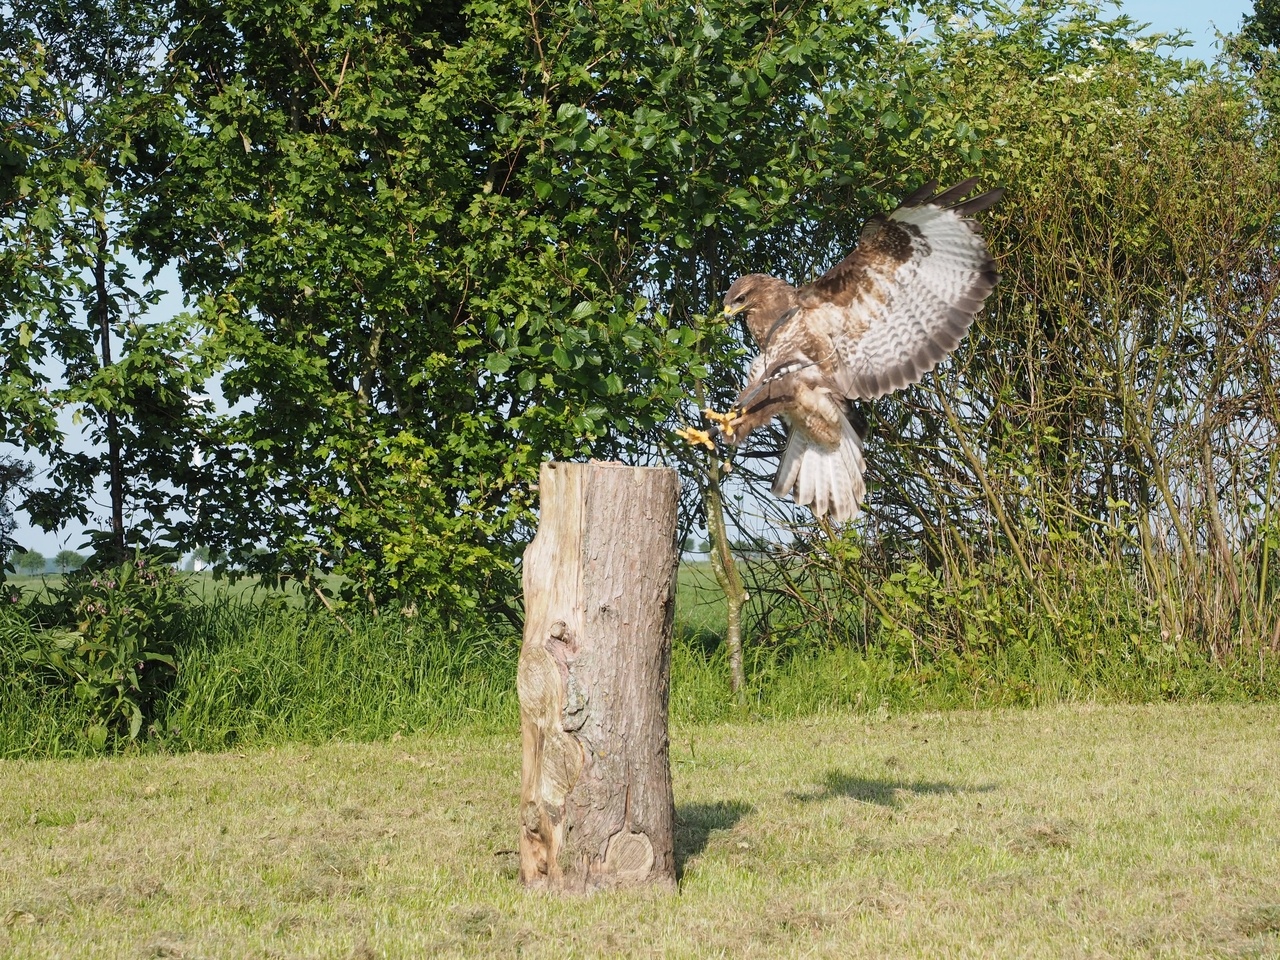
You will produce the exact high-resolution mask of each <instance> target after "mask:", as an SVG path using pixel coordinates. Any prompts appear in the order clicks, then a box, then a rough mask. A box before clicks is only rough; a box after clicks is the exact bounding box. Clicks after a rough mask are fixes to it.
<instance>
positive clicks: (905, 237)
mask: <svg viewBox="0 0 1280 960" xmlns="http://www.w3.org/2000/svg"><path fill="white" fill-rule="evenodd" d="M976 185H977V179H976V178H974V179H969V180H965V181H964V182H963V183H959V184H956V185H955V186H954V187H951V188H950V189H948V190H943V191H942V192H941V193H935V192H934V191H935V190H937V186H938V185H937V181H931V182H929V183H927V184H925V185H924V186H923V187H921V188H920V189H919V190H917V191H916V192H915V193H913V194H912V195H911V196H909V197H907V199H906V200H904V201H903V202H902V204H901V206H899V207H898V209H896V210H894V211H893V212H892V213H890V214H888V215H887V216H886V215H884V214H878V215H876V216H874V217H872V218H871V219H870V220H869V221H867V223H866V225H865V226H864V227H863V228H862V235H861V237H860V239H859V241H858V245H857V247H855V248H854V250H853V252H852V253H850V254H849V255H848V256H847V257H845V258H844V259H843V260H841V261H840V262H839V263H838V264H836V265H835V266H834V267H833V268H832V269H830V270H829V271H827V272H826V273H825V274H823V275H822V276H821V277H819V278H818V279H817V280H815V281H813V283H810V284H808V285H807V286H803V287H800V288H799V289H797V288H795V287H793V286H791V285H790V284H788V283H786V282H784V281H782V280H779V279H778V278H777V277H770V276H766V275H764V274H758V273H755V274H749V275H747V276H745V277H739V278H738V279H737V280H736V281H735V282H734V284H733V286H731V287H730V288H729V292H728V293H727V294H726V295H725V301H724V309H725V313H726V314H727V315H729V316H733V315H735V314H739V313H740V314H742V315H743V317H744V318H745V320H746V323H747V328H748V329H749V330H750V331H751V336H752V337H753V338H754V339H755V341H756V344H757V346H758V347H759V348H760V355H759V356H758V357H756V359H755V362H754V363H752V365H751V371H750V373H749V374H748V376H747V384H746V386H745V387H744V388H743V390H742V392H741V393H740V394H738V399H737V400H736V401H735V402H734V404H733V407H732V408H731V409H730V410H729V412H728V413H727V414H718V413H715V412H713V411H708V412H707V416H708V418H709V419H711V420H713V421H715V422H716V423H717V424H718V426H716V427H714V428H712V430H711V431H708V432H704V431H686V432H685V433H684V435H685V436H687V437H689V438H690V439H694V440H699V441H702V442H708V441H709V440H710V435H712V434H720V435H722V436H724V438H725V439H726V440H728V441H729V442H730V443H732V444H734V445H737V444H739V443H741V442H742V441H743V440H744V439H745V438H746V436H747V435H748V434H749V433H751V431H752V430H754V429H756V428H757V427H760V426H763V425H764V424H766V423H768V422H769V421H770V420H771V419H773V418H774V417H781V418H782V419H783V420H784V421H785V422H786V424H787V425H788V426H789V428H790V437H789V438H788V441H787V446H786V450H785V451H784V452H783V454H782V459H781V461H780V463H779V465H778V473H777V475H776V476H775V477H774V481H773V492H774V493H775V494H777V495H778V496H787V495H791V496H793V497H794V498H795V501H796V502H797V503H799V504H801V505H802V506H808V507H810V508H812V510H813V513H814V515H815V516H816V517H818V518H819V519H821V518H822V517H824V516H830V517H832V518H833V519H834V520H836V521H844V520H848V519H850V518H852V517H855V516H857V514H858V510H859V506H860V505H861V503H862V498H863V496H864V494H865V493H866V486H865V484H864V483H863V479H862V475H863V472H864V470H865V463H864V461H863V459H862V438H861V437H860V436H859V435H858V433H857V431H856V430H854V428H853V426H852V425H851V424H850V422H849V401H851V400H873V399H875V398H877V397H881V396H884V395H885V394H887V393H890V392H891V391H894V390H900V389H902V388H903V387H905V386H908V385H910V384H913V383H916V382H918V381H919V380H920V378H921V377H923V376H924V375H925V374H926V373H928V372H929V371H930V370H932V369H933V368H934V367H936V366H937V365H938V363H939V362H940V361H941V360H942V359H943V358H944V357H946V356H947V355H948V354H949V353H951V351H953V350H954V349H955V348H956V346H957V345H959V343H960V340H961V338H962V337H964V335H965V333H966V332H967V331H968V329H969V325H970V324H971V323H972V322H973V317H974V315H975V314H976V313H977V312H978V311H979V310H980V309H981V308H982V303H983V301H984V300H985V299H986V298H987V295H988V294H990V293H991V291H992V289H993V288H994V287H995V284H996V279H997V276H996V269H995V263H994V261H993V260H992V258H991V255H990V254H989V253H988V252H987V248H986V245H985V244H984V243H983V241H982V237H981V235H980V234H979V233H978V225H977V223H976V222H975V221H974V220H972V219H970V216H971V215H972V214H975V213H977V212H979V211H981V210H985V209H987V208H988V207H990V206H992V205H993V204H995V203H996V202H997V201H998V200H999V199H1000V198H1001V196H1003V194H1004V190H1003V189H998V190H990V191H987V192H985V193H981V194H979V195H977V196H975V197H972V198H971V199H968V200H966V199H964V198H965V197H966V196H967V195H968V194H969V193H970V192H971V191H972V190H973V189H974V187H975V186H976Z"/></svg>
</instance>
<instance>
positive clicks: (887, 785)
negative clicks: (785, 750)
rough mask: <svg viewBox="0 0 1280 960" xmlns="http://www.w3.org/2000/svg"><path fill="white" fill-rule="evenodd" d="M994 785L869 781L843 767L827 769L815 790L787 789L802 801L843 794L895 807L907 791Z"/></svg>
mask: <svg viewBox="0 0 1280 960" xmlns="http://www.w3.org/2000/svg"><path fill="white" fill-rule="evenodd" d="M995 789H996V787H995V785H994V784H984V785H982V786H978V787H957V786H956V785H955V784H952V783H939V782H932V781H927V780H916V781H914V782H907V781H904V780H870V779H867V778H866V777H857V776H854V775H853V774H851V773H849V772H847V771H845V770H840V769H834V770H828V771H827V772H826V774H824V775H823V778H822V786H821V787H820V788H818V789H816V790H809V791H803V792H802V791H799V790H788V791H787V796H788V797H789V798H790V799H792V800H798V801H800V802H801V803H820V802H822V801H824V800H834V799H836V798H837V797H844V798H847V799H849V800H857V801H858V802H860V803H874V804H876V805H877V806H881V807H889V808H896V807H897V806H898V804H899V803H900V802H901V795H902V794H904V793H914V794H939V793H990V792H991V791H992V790H995Z"/></svg>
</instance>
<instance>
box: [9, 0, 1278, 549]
mask: <svg viewBox="0 0 1280 960" xmlns="http://www.w3.org/2000/svg"><path fill="white" fill-rule="evenodd" d="M1111 10H1115V11H1116V12H1123V13H1125V14H1127V15H1129V16H1130V17H1133V19H1135V20H1137V21H1139V22H1142V23H1149V24H1150V29H1151V30H1153V31H1158V32H1161V33H1172V32H1175V31H1177V30H1186V31H1187V37H1186V39H1187V40H1189V41H1191V43H1192V46H1190V47H1188V48H1185V49H1184V50H1182V51H1181V52H1182V55H1183V56H1185V57H1194V58H1197V59H1200V60H1205V61H1211V60H1212V59H1213V58H1214V56H1215V54H1216V52H1217V51H1216V45H1215V43H1216V41H1215V27H1216V28H1217V30H1220V31H1222V32H1224V33H1230V32H1232V31H1234V30H1236V29H1238V28H1239V26H1240V21H1241V20H1242V19H1243V18H1244V16H1245V15H1246V14H1248V13H1251V12H1252V11H1253V0H1218V2H1216V3H1204V2H1196V0H1130V2H1126V3H1123V4H1116V5H1113V6H1112V8H1111ZM1108 12H1111V11H1110V10H1108V9H1107V8H1105V7H1104V13H1108ZM171 277H172V272H171V271H170V272H168V273H167V274H165V275H162V278H161V282H162V284H163V283H164V281H166V280H168V279H170V278H171ZM166 306H169V307H170V309H171V310H172V312H177V311H178V310H180V309H182V306H181V298H180V297H178V296H175V295H172V294H171V296H170V297H168V298H166V302H165V303H164V304H162V305H161V307H160V308H159V310H157V312H156V313H155V314H153V315H154V316H160V311H162V310H163V309H164V308H165V307H166ZM10 452H12V451H10ZM100 512H101V513H102V515H103V516H104V517H105V516H106V513H107V511H106V509H105V508H104V509H101V510H100ZM22 519H23V518H22V517H21V516H19V517H18V520H19V522H20V524H21V525H20V526H19V527H18V529H17V531H16V532H15V537H16V539H17V540H18V542H19V543H21V544H23V545H24V546H26V547H28V548H31V549H35V550H39V551H40V552H41V553H43V554H44V555H45V556H47V557H52V556H53V555H54V554H55V553H57V552H58V551H59V550H61V549H64V548H67V547H69V548H71V549H77V548H79V546H80V544H81V543H82V542H83V541H84V539H85V538H84V535H83V533H82V531H81V530H80V529H79V527H78V526H76V527H75V528H74V529H69V530H63V531H60V532H58V533H53V534H46V533H43V532H41V531H39V530H34V529H32V528H31V527H30V526H28V525H26V524H25V523H21V521H22ZM104 523H105V521H104Z"/></svg>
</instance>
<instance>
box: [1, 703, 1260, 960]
mask: <svg viewBox="0 0 1280 960" xmlns="http://www.w3.org/2000/svg"><path fill="white" fill-rule="evenodd" d="M672 739H673V743H672V759H673V766H674V773H675V781H676V802H677V807H678V826H677V846H678V860H679V864H680V871H681V881H680V890H681V892H680V895H679V896H678V897H663V896H653V895H648V894H643V893H628V894H620V895H607V896H605V895H601V896H596V897H594V898H591V899H587V900H580V901H564V900H559V899H555V898H549V897H545V896H535V895H529V894H526V893H525V892H524V891H522V890H521V889H520V888H519V886H518V883H517V881H516V877H515V872H516V858H515V855H514V850H513V848H514V845H515V829H514V825H515V810H516V800H517V795H518V791H519V769H518V764H519V745H518V742H517V738H516V737H515V736H514V732H513V735H512V736H511V737H455V738H446V739H427V738H423V737H409V738H405V739H403V740H396V741H391V742H385V743H379V744H361V745H353V744H332V745H328V746H323V747H303V746H297V747H286V748H280V749H274V750H267V751H260V752H253V753H247V754H218V755H185V756H176V757H143V758H129V759H118V760H94V761H59V762H6V763H3V764H0V774H2V776H0V955H6V956H12V957H23V958H28V957H29V958H45V957H49V958H52V957H58V958H63V957H65V958H89V957H94V958H97V957H121V958H139V957H174V958H178V957H181V958H218V957H257V958H303V957H317V958H319V957H337V958H347V957H356V958H373V957H377V958H410V957H423V956H459V957H462V956H476V957H480V956H510V955H516V954H519V955H522V956H531V957H557V958H561V957H599V956H646V957H647V956H672V957H684V956H688V957H721V956H722V957H779V956H829V957H884V956H894V957H913V956H918V957H992V956H1055V957H1112V956H1114V957H1223V958H1241V957H1280V876H1278V874H1277V871H1276V866H1277V863H1278V862H1280V861H1277V854H1276V851H1277V850H1280V791H1277V790H1276V789H1275V784H1276V783H1277V782H1280V709H1277V708H1275V707H1270V706H1245V707H1236V706H1214V707H1184V706H1159V707H1146V708H1143V707H1136V708H1125V707H1121V708H1112V707H1107V708H1094V707H1076V708H1060V709H1051V710H1043V711H1028V712H998V713H957V714H940V715H925V716H912V717H901V718H893V719H888V720H870V721H869V720H867V719H866V718H863V717H854V716H840V717H830V718H824V719H819V720H810V721H802V722H793V723H781V722H778V723H774V722H770V723H761V724H748V725H724V726H715V727H697V728H683V729H680V730H677V731H676V733H675V735H674V736H673V738H672ZM551 931H554V935H553V934H552V933H551Z"/></svg>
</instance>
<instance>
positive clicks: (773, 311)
mask: <svg viewBox="0 0 1280 960" xmlns="http://www.w3.org/2000/svg"><path fill="white" fill-rule="evenodd" d="M795 305H796V291H795V287H793V286H791V284H789V283H787V282H786V281H785V280H779V279H778V278H777V277H770V276H768V275H767V274H763V273H749V274H747V275H746V276H745V277H739V278H738V279H737V280H735V281H733V286H731V287H730V288H729V292H728V293H726V294H725V295H724V315H725V316H726V317H735V316H737V315H738V314H742V317H743V319H744V320H745V321H746V323H747V329H748V330H750V331H751V336H752V337H754V338H755V341H756V343H757V344H758V345H760V346H761V347H763V346H764V342H765V340H766V339H767V338H768V336H769V331H770V330H771V329H772V328H773V325H774V323H775V322H776V321H777V319H778V318H779V317H781V316H782V315H783V314H784V313H786V312H787V311H788V310H790V309H791V308H792V307H794V306H795Z"/></svg>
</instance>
